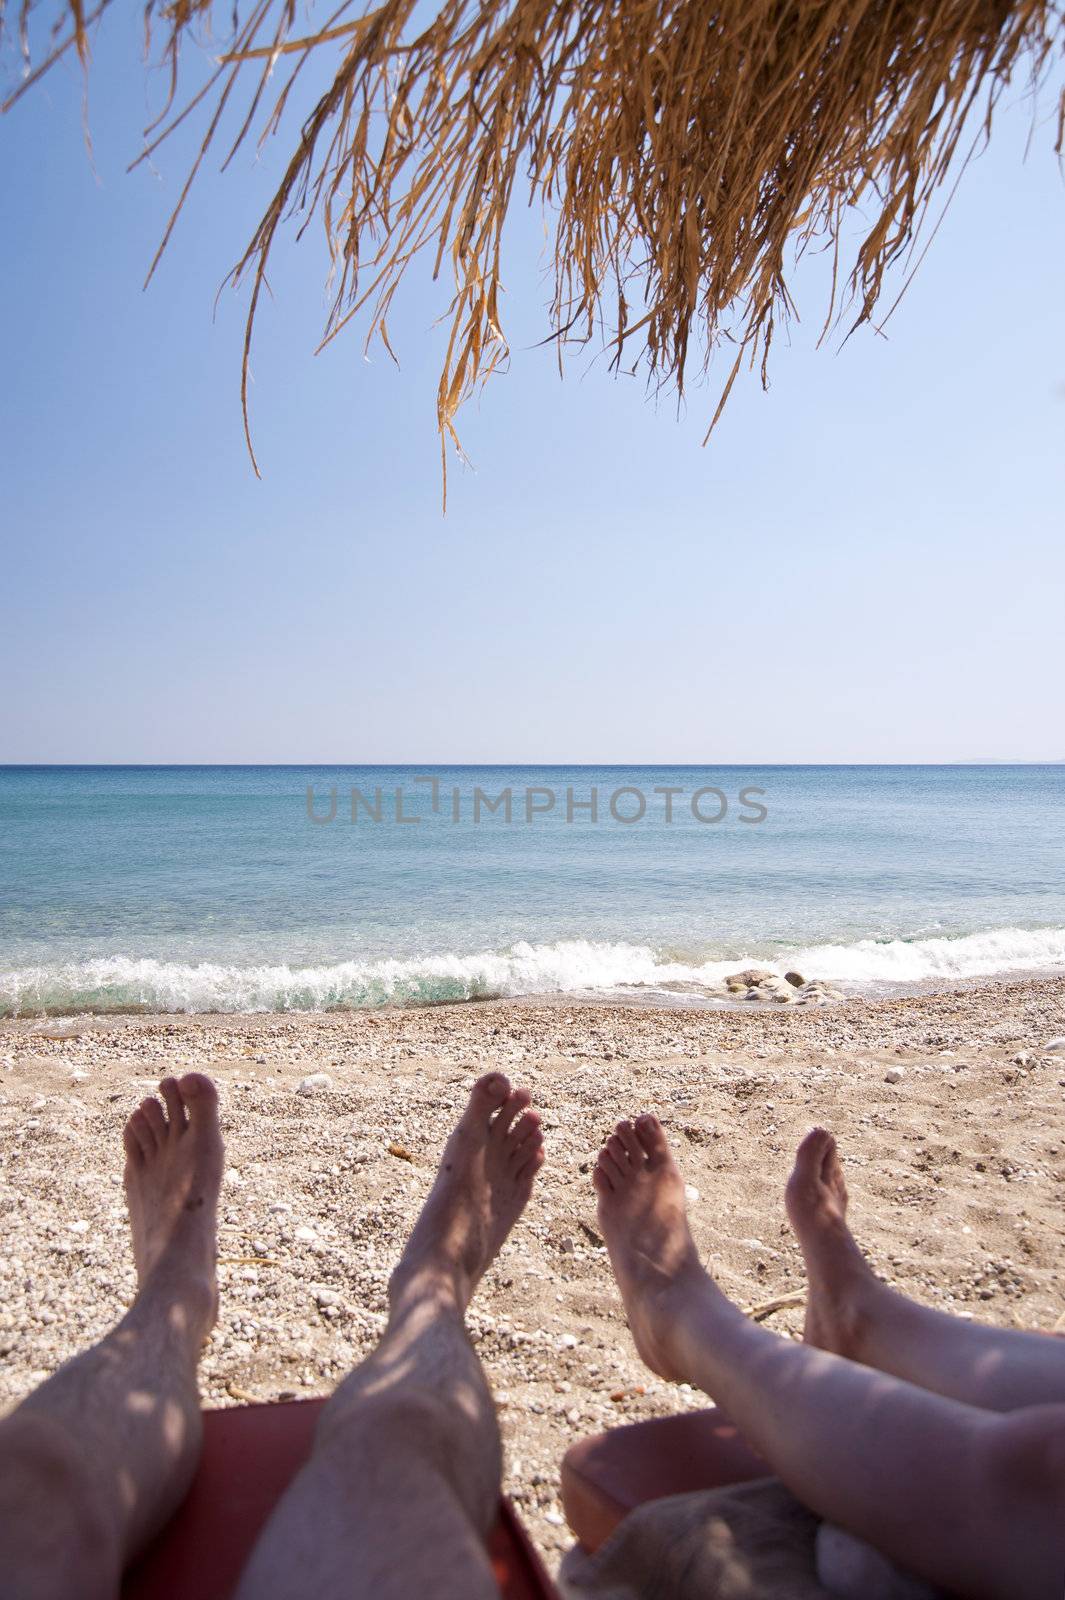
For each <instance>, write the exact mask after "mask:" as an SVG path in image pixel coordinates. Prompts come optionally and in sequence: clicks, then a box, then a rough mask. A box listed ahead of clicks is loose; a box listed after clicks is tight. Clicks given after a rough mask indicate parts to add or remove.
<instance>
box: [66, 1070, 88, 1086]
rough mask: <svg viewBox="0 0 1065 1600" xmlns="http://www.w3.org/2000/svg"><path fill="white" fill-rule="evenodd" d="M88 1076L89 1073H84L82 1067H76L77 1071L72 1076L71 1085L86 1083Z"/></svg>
mask: <svg viewBox="0 0 1065 1600" xmlns="http://www.w3.org/2000/svg"><path fill="white" fill-rule="evenodd" d="M88 1076H89V1074H88V1073H87V1072H82V1070H81V1068H80V1067H76V1068H75V1070H74V1071H73V1072H72V1073H71V1074H70V1081H71V1083H84V1082H85V1079H86V1078H87V1077H88Z"/></svg>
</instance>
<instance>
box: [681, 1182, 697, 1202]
mask: <svg viewBox="0 0 1065 1600" xmlns="http://www.w3.org/2000/svg"><path fill="white" fill-rule="evenodd" d="M684 1198H685V1199H686V1200H691V1201H695V1200H698V1199H699V1191H698V1189H697V1188H696V1187H695V1185H694V1183H686V1184H685V1185H684Z"/></svg>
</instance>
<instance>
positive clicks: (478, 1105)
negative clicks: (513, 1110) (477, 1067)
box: [470, 1072, 510, 1115]
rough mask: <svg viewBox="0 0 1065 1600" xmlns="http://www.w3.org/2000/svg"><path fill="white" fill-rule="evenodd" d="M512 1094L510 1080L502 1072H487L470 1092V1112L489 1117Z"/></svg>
mask: <svg viewBox="0 0 1065 1600" xmlns="http://www.w3.org/2000/svg"><path fill="white" fill-rule="evenodd" d="M509 1093H510V1079H509V1078H508V1077H507V1076H506V1074H505V1073H502V1072H486V1073H484V1075H483V1076H482V1077H480V1078H478V1079H477V1082H476V1083H475V1084H474V1086H473V1089H472V1090H471V1091H470V1110H471V1111H477V1112H484V1113H485V1114H486V1115H489V1114H490V1113H491V1112H493V1111H497V1110H498V1109H499V1107H500V1106H501V1105H502V1104H503V1101H504V1100H505V1099H506V1098H507V1095H508V1094H509Z"/></svg>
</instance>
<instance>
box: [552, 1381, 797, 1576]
mask: <svg viewBox="0 0 1065 1600" xmlns="http://www.w3.org/2000/svg"><path fill="white" fill-rule="evenodd" d="M767 1475H768V1468H767V1466H766V1464H765V1462H764V1461H763V1460H762V1459H761V1457H760V1456H756V1455H755V1453H754V1451H753V1450H751V1449H750V1447H749V1446H748V1445H746V1444H745V1443H744V1441H743V1440H742V1439H741V1437H740V1435H739V1433H738V1432H737V1430H736V1429H735V1428H734V1427H733V1425H732V1423H731V1422H729V1420H728V1418H727V1417H726V1416H725V1415H724V1414H723V1413H722V1412H720V1411H718V1410H717V1409H716V1408H714V1409H712V1410H707V1411H689V1412H685V1413H684V1414H683V1415H681V1416H677V1417H656V1418H654V1419H653V1420H652V1421H651V1422H635V1423H630V1424H629V1426H628V1427H625V1428H611V1429H610V1430H609V1431H608V1432H607V1433H598V1434H595V1435H594V1436H593V1437H592V1438H590V1439H582V1440H581V1442H580V1443H579V1444H575V1445H574V1446H573V1447H572V1449H570V1450H568V1451H567V1452H566V1455H565V1457H564V1458H563V1462H562V1507H563V1510H564V1511H565V1513H566V1520H567V1522H568V1523H569V1525H570V1527H571V1528H572V1529H573V1532H574V1533H575V1534H576V1536H577V1538H578V1539H579V1540H580V1542H581V1544H582V1545H583V1546H584V1548H585V1549H586V1550H587V1551H589V1552H592V1551H595V1550H598V1548H599V1546H600V1545H601V1544H603V1543H604V1541H605V1540H606V1539H608V1538H609V1537H610V1535H611V1534H612V1533H613V1531H614V1529H615V1528H616V1527H617V1525H618V1523H619V1522H620V1521H621V1520H622V1518H623V1517H627V1516H628V1514H629V1512H630V1511H633V1510H635V1508H636V1507H637V1506H642V1505H643V1504H644V1503H645V1502H646V1501H648V1500H660V1499H662V1498H663V1496H665V1495H669V1494H688V1493H690V1492H691V1491H692V1490H695V1489H723V1488H724V1487H725V1486H726V1484H730V1483H746V1482H747V1481H748V1480H749V1479H751V1478H764V1477H766V1476H767Z"/></svg>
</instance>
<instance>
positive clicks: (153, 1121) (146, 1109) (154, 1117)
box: [141, 1095, 166, 1144]
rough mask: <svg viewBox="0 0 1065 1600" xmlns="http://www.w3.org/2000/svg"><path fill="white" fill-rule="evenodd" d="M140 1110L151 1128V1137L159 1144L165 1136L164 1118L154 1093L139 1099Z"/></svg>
mask: <svg viewBox="0 0 1065 1600" xmlns="http://www.w3.org/2000/svg"><path fill="white" fill-rule="evenodd" d="M141 1112H142V1114H143V1116H144V1120H145V1122H146V1123H147V1124H148V1127H149V1128H150V1129H151V1132H152V1137H153V1139H154V1140H155V1142H156V1143H157V1144H161V1143H162V1142H163V1140H164V1139H165V1138H166V1118H165V1117H164V1116H163V1108H162V1106H161V1105H160V1104H159V1102H158V1100H157V1099H156V1098H155V1096H154V1095H150V1096H149V1098H148V1099H147V1100H142V1101H141Z"/></svg>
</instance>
